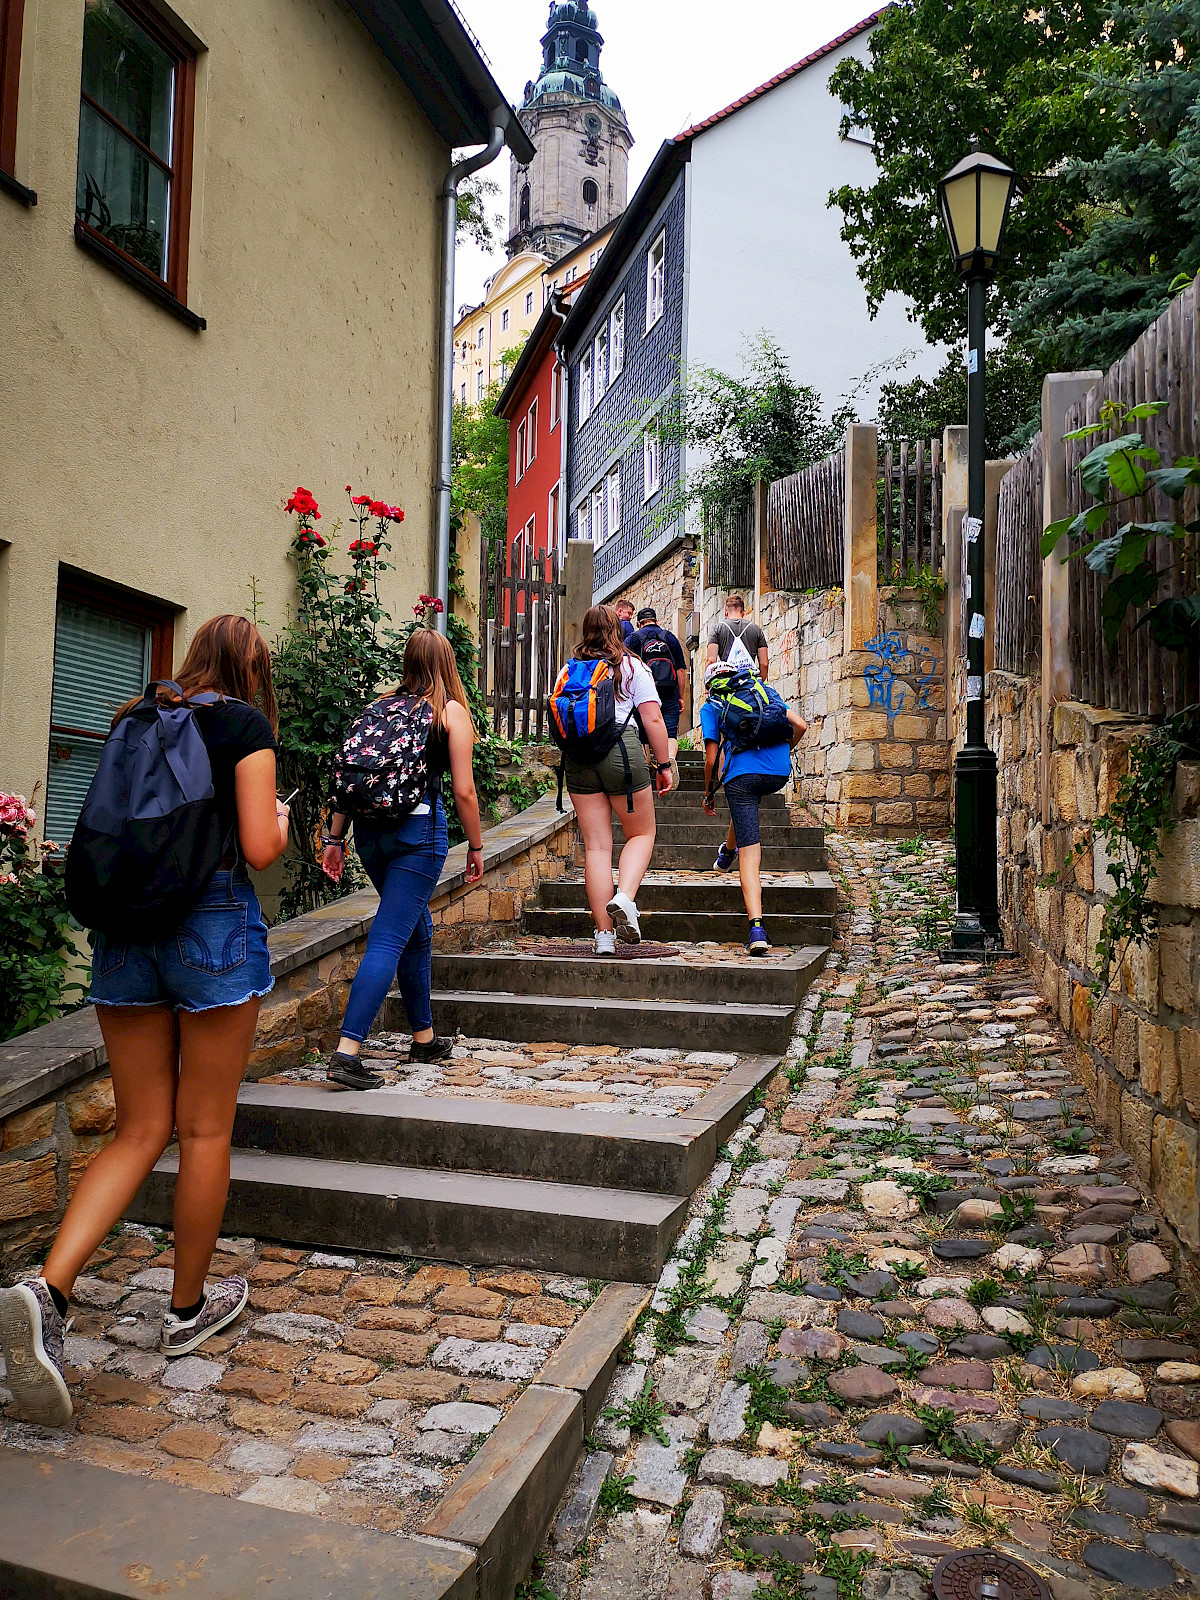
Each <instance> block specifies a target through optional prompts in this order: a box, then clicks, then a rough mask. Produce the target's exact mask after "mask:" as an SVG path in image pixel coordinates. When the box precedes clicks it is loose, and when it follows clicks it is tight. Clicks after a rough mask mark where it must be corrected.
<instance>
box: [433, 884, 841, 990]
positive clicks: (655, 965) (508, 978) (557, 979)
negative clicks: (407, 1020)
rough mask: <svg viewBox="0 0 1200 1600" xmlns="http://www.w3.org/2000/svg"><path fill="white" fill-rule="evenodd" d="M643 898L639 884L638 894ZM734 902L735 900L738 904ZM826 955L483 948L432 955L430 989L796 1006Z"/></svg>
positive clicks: (813, 951) (817, 950) (808, 950)
mask: <svg viewBox="0 0 1200 1600" xmlns="http://www.w3.org/2000/svg"><path fill="white" fill-rule="evenodd" d="M642 892H643V894H644V893H645V886H643V890H642ZM739 903H740V902H739ZM828 954H829V951H828V948H827V947H826V946H825V945H807V946H804V947H803V948H801V949H799V950H796V951H794V952H792V953H791V954H789V955H788V956H787V958H786V959H785V960H783V961H759V960H754V959H751V958H750V957H748V956H747V957H745V958H743V959H742V960H741V961H740V962H729V961H722V962H721V963H720V964H719V965H717V964H706V963H703V962H696V961H689V962H687V963H683V962H676V961H659V960H641V961H639V960H637V959H636V958H632V959H628V960H621V961H609V960H605V959H604V958H603V957H593V956H590V955H589V956H582V955H580V956H572V955H562V956H530V955H525V954H522V953H520V952H511V953H510V952H507V951H505V952H502V953H499V954H492V953H491V952H489V951H486V950H480V951H467V952H465V953H463V954H462V955H438V954H436V953H435V954H434V957H433V983H434V987H435V988H437V989H439V990H443V991H447V992H453V991H458V990H464V989H465V990H474V991H485V992H489V993H495V992H497V991H499V992H503V993H505V994H526V993H529V992H533V993H536V994H542V995H556V996H560V997H562V996H567V997H570V998H573V999H580V998H592V997H594V998H598V999H604V998H608V999H610V1000H642V1001H645V1000H653V1001H654V1002H655V1003H658V1002H661V1001H664V1000H700V1001H710V1000H714V999H717V998H718V997H719V998H721V999H725V1000H729V1001H736V1002H737V1004H738V1005H742V1006H746V1007H755V1006H760V1005H791V1006H795V1005H799V1004H800V1002H801V1000H802V999H803V998H804V995H805V993H806V992H807V990H808V986H809V984H810V983H811V982H812V981H813V979H814V978H815V977H816V975H817V974H818V973H819V972H820V970H821V968H822V967H823V966H824V965H825V960H826V957H827V956H828Z"/></svg>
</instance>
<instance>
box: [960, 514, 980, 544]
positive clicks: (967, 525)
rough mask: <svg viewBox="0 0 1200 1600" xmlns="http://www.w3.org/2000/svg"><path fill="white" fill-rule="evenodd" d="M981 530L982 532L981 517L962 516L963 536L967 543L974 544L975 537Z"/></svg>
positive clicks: (976, 537)
mask: <svg viewBox="0 0 1200 1600" xmlns="http://www.w3.org/2000/svg"><path fill="white" fill-rule="evenodd" d="M982 532H983V518H982V517H964V518H963V536H964V537H965V539H966V541H967V543H968V544H974V543H975V541H976V539H978V537H979V535H980V534H981V533H982Z"/></svg>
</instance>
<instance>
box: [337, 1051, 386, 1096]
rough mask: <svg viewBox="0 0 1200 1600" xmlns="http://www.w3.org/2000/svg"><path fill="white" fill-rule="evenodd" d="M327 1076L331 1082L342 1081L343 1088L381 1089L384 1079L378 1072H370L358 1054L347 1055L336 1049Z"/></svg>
mask: <svg viewBox="0 0 1200 1600" xmlns="http://www.w3.org/2000/svg"><path fill="white" fill-rule="evenodd" d="M325 1076H326V1077H327V1078H328V1079H329V1081H330V1083H340V1084H341V1086H342V1088H343V1089H379V1088H382V1086H383V1079H382V1078H381V1077H380V1075H379V1073H377V1072H368V1070H367V1068H366V1067H364V1066H363V1064H362V1062H361V1061H360V1060H359V1059H358V1057H357V1056H345V1055H343V1054H342V1052H341V1051H340V1050H335V1051H334V1052H333V1054H332V1055H331V1056H330V1058H329V1070H328V1071H327V1072H326V1074H325Z"/></svg>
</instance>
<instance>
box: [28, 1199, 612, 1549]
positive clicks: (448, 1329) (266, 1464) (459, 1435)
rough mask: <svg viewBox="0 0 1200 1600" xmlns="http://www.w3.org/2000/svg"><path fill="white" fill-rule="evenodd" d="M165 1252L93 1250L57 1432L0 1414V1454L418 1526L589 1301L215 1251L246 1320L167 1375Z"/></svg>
mask: <svg viewBox="0 0 1200 1600" xmlns="http://www.w3.org/2000/svg"><path fill="white" fill-rule="evenodd" d="M169 1241H170V1235H169V1234H163V1233H160V1232H159V1231H158V1230H156V1229H152V1228H145V1227H141V1226H139V1225H136V1224H125V1226H124V1227H123V1228H122V1229H120V1230H119V1231H117V1232H115V1233H114V1234H113V1235H112V1236H111V1237H110V1238H109V1241H108V1243H107V1245H106V1246H105V1247H104V1248H103V1249H102V1250H99V1251H97V1253H96V1255H95V1257H93V1259H92V1261H91V1262H90V1263H89V1270H88V1272H87V1273H86V1274H85V1276H83V1277H81V1278H80V1279H79V1280H78V1282H77V1283H76V1286H75V1293H74V1296H73V1304H72V1315H73V1316H74V1319H75V1321H74V1326H73V1328H72V1330H71V1332H70V1333H69V1334H68V1335H67V1341H66V1356H67V1363H68V1368H67V1380H68V1382H69V1384H70V1386H71V1392H72V1398H73V1400H74V1403H75V1418H74V1420H73V1421H72V1423H71V1425H70V1426H69V1427H67V1428H64V1429H47V1428H37V1427H31V1426H29V1425H27V1424H25V1423H21V1422H17V1421H14V1420H11V1419H9V1420H5V1418H4V1416H3V1414H2V1413H0V1444H4V1445H9V1446H17V1447H20V1448H25V1449H30V1450H39V1451H49V1452H51V1453H53V1454H57V1455H63V1456H65V1457H68V1458H70V1459H73V1460H78V1461H88V1462H92V1463H94V1464H96V1465H98V1466H103V1467H110V1468H114V1469H115V1470H116V1471H118V1472H130V1473H136V1474H140V1475H142V1476H146V1477H152V1478H156V1479H160V1480H162V1481H164V1482H167V1483H174V1484H180V1485H183V1486H184V1487H187V1488H191V1489H202V1490H206V1491H208V1492H209V1493H212V1494H222V1495H236V1496H237V1497H238V1498H240V1499H243V1500H249V1501H252V1502H254V1503H255V1504H257V1505H265V1506H274V1507H276V1508H278V1509H280V1510H284V1511H303V1512H309V1513H312V1514H315V1515H317V1516H323V1517H329V1518H332V1519H333V1520H335V1521H339V1522H350V1523H357V1524H361V1525H366V1526H370V1527H374V1528H379V1529H382V1530H384V1531H403V1532H409V1531H411V1530H412V1529H413V1528H415V1527H416V1526H417V1525H418V1524H420V1523H421V1522H423V1521H424V1520H425V1519H426V1518H427V1517H428V1515H429V1513H430V1511H431V1509H432V1507H433V1505H434V1504H435V1503H436V1502H437V1501H438V1500H439V1499H441V1497H442V1495H443V1494H444V1493H445V1491H446V1490H447V1489H448V1488H449V1486H450V1485H451V1484H452V1483H453V1481H454V1479H455V1478H456V1477H457V1475H458V1473H459V1472H460V1471H461V1469H462V1464H463V1463H464V1462H465V1461H467V1460H469V1459H470V1457H471V1456H472V1455H473V1454H474V1452H475V1450H476V1449H477V1448H478V1446H479V1445H480V1443H482V1440H483V1438H485V1437H486V1436H487V1435H488V1434H489V1433H491V1431H492V1429H493V1428H494V1427H495V1426H496V1425H497V1423H498V1422H499V1421H500V1419H501V1417H502V1416H503V1415H504V1413H505V1411H506V1410H507V1409H508V1407H509V1405H510V1404H511V1403H512V1401H513V1400H515V1399H516V1397H517V1395H518V1394H520V1392H521V1391H522V1389H524V1388H525V1386H526V1384H527V1383H528V1382H529V1381H530V1380H531V1379H533V1378H535V1377H536V1376H537V1373H538V1371H539V1370H540V1368H541V1366H542V1363H543V1362H544V1360H545V1359H546V1356H547V1355H548V1354H549V1353H550V1351H551V1349H552V1348H553V1347H554V1345H555V1344H557V1343H558V1341H559V1339H561V1338H562V1336H563V1333H564V1331H565V1330H566V1329H567V1328H568V1327H570V1326H571V1325H572V1323H574V1322H575V1320H576V1318H577V1317H578V1316H579V1315H580V1313H581V1311H582V1310H583V1309H584V1308H585V1307H586V1306H587V1305H588V1304H590V1302H591V1301H592V1299H593V1298H594V1292H595V1291H596V1290H597V1289H598V1288H599V1285H596V1284H591V1285H589V1284H587V1283H585V1282H583V1281H582V1280H580V1279H574V1278H556V1277H548V1276H546V1275H545V1274H539V1273H536V1272H527V1271H523V1270H522V1271H515V1270H506V1269H505V1268H503V1267H499V1268H490V1269H489V1268H477V1269H473V1270H471V1271H468V1270H467V1269H466V1268H464V1267H450V1266H438V1265H433V1264H425V1265H423V1266H416V1265H415V1264H413V1263H408V1264H406V1263H404V1262H401V1261H397V1260H394V1259H389V1260H369V1259H365V1258H363V1257H352V1256H343V1255H329V1254H323V1253H321V1252H319V1251H303V1250H290V1249H285V1248H283V1247H282V1246H278V1245H270V1244H267V1245H262V1244H258V1243H256V1242H255V1241H254V1240H252V1239H222V1240H220V1241H219V1242H218V1254H217V1256H216V1257H215V1258H214V1260H213V1267H212V1275H213V1276H214V1277H215V1276H219V1275H222V1274H226V1273H230V1272H237V1273H240V1274H242V1275H243V1276H245V1277H248V1278H249V1280H250V1284H251V1294H250V1303H249V1306H248V1307H247V1309H246V1312H245V1313H244V1314H243V1315H242V1316H241V1317H240V1318H239V1319H238V1321H237V1322H236V1323H234V1324H233V1325H232V1326H231V1327H230V1328H229V1329H227V1330H226V1331H225V1332H224V1333H221V1334H217V1335H216V1336H214V1337H213V1338H211V1339H209V1340H207V1341H206V1343H205V1344H203V1345H202V1346H201V1347H200V1349H199V1350H198V1351H197V1352H196V1353H195V1354H194V1355H190V1356H181V1357H178V1358H177V1359H175V1360H173V1361H171V1362H170V1363H168V1362H167V1360H166V1358H165V1357H164V1356H161V1355H159V1354H158V1351H157V1349H156V1345H157V1342H158V1335H159V1330H160V1323H161V1319H162V1314H163V1312H164V1310H165V1309H166V1306H167V1302H168V1297H169V1293H170V1287H171V1271H170V1267H171V1263H172V1260H173V1256H172V1252H171V1249H170V1242H169ZM3 1370H4V1369H3V1362H2V1361H0V1402H4V1401H6V1400H7V1399H8V1395H7V1393H6V1391H5V1390H4V1389H3V1387H2V1385H3Z"/></svg>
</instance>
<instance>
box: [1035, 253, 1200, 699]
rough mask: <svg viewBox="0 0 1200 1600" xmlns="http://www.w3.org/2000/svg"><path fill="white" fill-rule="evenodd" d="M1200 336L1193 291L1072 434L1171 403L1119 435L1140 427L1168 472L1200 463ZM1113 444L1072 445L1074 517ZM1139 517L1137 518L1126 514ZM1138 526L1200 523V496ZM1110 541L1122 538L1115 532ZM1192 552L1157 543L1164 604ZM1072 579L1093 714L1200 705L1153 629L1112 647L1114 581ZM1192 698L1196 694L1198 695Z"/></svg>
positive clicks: (1115, 374) (1152, 499) (1110, 375)
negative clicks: (1086, 482) (1106, 416)
mask: <svg viewBox="0 0 1200 1600" xmlns="http://www.w3.org/2000/svg"><path fill="white" fill-rule="evenodd" d="M1198 331H1200V328H1198V308H1197V289H1196V285H1195V284H1194V283H1193V284H1191V285H1190V286H1189V287H1188V288H1187V289H1185V290H1184V292H1183V293H1182V294H1181V295H1180V296H1179V297H1178V298H1177V299H1175V300H1173V301H1172V303H1171V304H1170V306H1168V307H1167V309H1166V311H1164V312H1163V314H1162V316H1161V317H1159V319H1158V321H1157V322H1155V323H1154V324H1153V325H1152V326H1151V327H1149V328H1147V329H1146V331H1145V333H1143V334H1142V336H1141V338H1140V339H1139V340H1138V341H1137V343H1136V344H1134V345H1132V346H1131V347H1130V349H1129V350H1127V351H1126V352H1125V354H1124V355H1123V356H1122V357H1121V359H1120V361H1118V362H1117V363H1116V364H1115V365H1114V366H1112V367H1110V368H1109V370H1108V372H1107V373H1106V374H1105V375H1104V377H1103V378H1102V379H1101V381H1100V382H1099V383H1098V384H1096V385H1095V386H1094V387H1093V388H1092V389H1091V390H1089V392H1088V394H1087V396H1086V398H1085V399H1084V400H1083V401H1081V402H1080V403H1079V404H1078V405H1077V406H1075V407H1073V408H1072V410H1071V411H1069V412H1068V413H1067V429H1068V430H1070V429H1073V428H1077V427H1081V426H1082V425H1083V424H1084V423H1087V422H1095V421H1098V420H1099V414H1100V407H1101V405H1102V404H1103V402H1104V401H1105V400H1119V401H1122V402H1124V403H1125V404H1126V405H1130V406H1133V405H1140V404H1141V403H1142V402H1143V401H1147V400H1166V401H1167V402H1168V408H1167V410H1165V411H1163V412H1160V413H1159V415H1158V416H1156V417H1153V418H1151V419H1149V420H1148V421H1146V422H1140V423H1134V424H1130V425H1129V428H1121V427H1120V426H1119V425H1118V429H1117V431H1118V432H1125V431H1129V429H1130V428H1133V427H1136V428H1137V429H1138V430H1139V431H1140V432H1141V434H1142V436H1143V438H1145V439H1146V440H1147V442H1148V443H1150V444H1153V445H1154V446H1155V448H1156V449H1158V450H1159V452H1160V453H1161V456H1162V460H1163V463H1164V465H1168V464H1170V463H1171V462H1172V461H1174V460H1175V458H1176V457H1177V456H1180V455H1195V454H1196V453H1197V449H1198V447H1200V426H1198V425H1197V420H1196V405H1197V402H1198V401H1200V352H1198V351H1197V348H1196V337H1197V333H1198ZM1102 437H1104V436H1103V435H1096V436H1094V437H1093V438H1091V439H1082V440H1068V441H1067V497H1068V506H1069V509H1070V511H1071V513H1072V515H1074V514H1077V513H1078V512H1080V511H1082V510H1083V509H1084V508H1085V507H1087V506H1089V505H1092V504H1093V503H1094V502H1093V500H1092V497H1091V496H1090V495H1088V494H1087V493H1086V492H1085V490H1084V488H1083V485H1082V483H1081V482H1080V479H1079V474H1078V472H1077V470H1076V468H1077V467H1078V465H1079V462H1080V461H1081V460H1082V459H1083V457H1084V456H1085V455H1086V454H1087V453H1088V451H1089V450H1091V449H1092V448H1093V447H1094V446H1095V445H1096V444H1097V443H1099V441H1100V439H1101V438H1102ZM1129 509H1130V508H1127V512H1126V514H1127V515H1128V511H1129ZM1131 509H1132V511H1133V514H1134V519H1135V520H1137V521H1146V522H1150V521H1159V520H1162V521H1174V520H1175V519H1176V518H1177V517H1178V518H1179V520H1181V521H1188V520H1190V519H1191V518H1193V517H1195V515H1196V495H1195V494H1194V493H1189V495H1188V496H1187V499H1186V500H1185V501H1184V503H1183V504H1182V505H1178V504H1177V503H1176V502H1174V501H1171V500H1168V499H1167V498H1166V497H1165V496H1164V495H1161V494H1158V493H1151V494H1148V495H1145V496H1143V497H1142V499H1141V500H1140V501H1138V502H1137V503H1136V505H1135V506H1134V507H1133V508H1131ZM1106 531H1110V532H1111V531H1113V530H1112V529H1111V528H1109V529H1106ZM1190 544H1191V548H1190V550H1187V551H1184V550H1181V549H1180V547H1179V545H1178V544H1176V543H1175V541H1174V540H1172V539H1168V538H1159V539H1155V540H1154V541H1153V542H1152V544H1151V547H1150V549H1149V550H1148V551H1147V554H1148V556H1149V557H1150V558H1151V559H1152V560H1153V562H1154V564H1155V566H1156V567H1157V568H1158V570H1159V571H1160V572H1161V573H1163V574H1164V576H1163V578H1162V580H1161V581H1160V584H1159V589H1158V593H1157V595H1156V597H1155V598H1156V599H1165V598H1166V597H1167V596H1168V595H1171V594H1179V593H1180V592H1181V576H1182V567H1183V563H1184V561H1185V560H1189V559H1190V560H1194V559H1195V536H1194V535H1193V536H1192V540H1191V541H1190ZM1068 570H1069V572H1070V629H1069V637H1070V644H1071V667H1072V674H1073V678H1074V693H1075V695H1076V696H1077V698H1079V699H1081V700H1086V701H1088V702H1089V703H1090V704H1091V705H1097V706H1106V707H1108V708H1109V709H1110V710H1112V711H1127V712H1131V713H1134V714H1135V715H1141V716H1157V715H1164V714H1165V715H1170V714H1171V713H1172V712H1174V711H1178V710H1179V709H1180V708H1181V707H1183V706H1184V705H1186V704H1188V702H1189V700H1190V699H1192V698H1194V696H1195V689H1196V685H1195V675H1196V663H1195V661H1191V662H1189V661H1187V660H1185V658H1184V657H1183V656H1182V655H1181V654H1179V653H1177V652H1174V651H1170V650H1162V649H1160V648H1159V647H1158V646H1157V645H1156V644H1155V643H1154V642H1153V640H1152V639H1151V638H1150V636H1149V634H1148V633H1147V631H1146V629H1145V628H1137V627H1136V626H1135V624H1136V621H1137V619H1138V617H1140V616H1141V615H1144V612H1139V613H1138V614H1137V616H1135V617H1134V619H1133V621H1130V620H1129V619H1128V618H1127V620H1126V621H1125V623H1124V624H1123V625H1122V628H1121V632H1120V634H1119V635H1118V638H1117V643H1116V648H1115V650H1113V651H1110V650H1109V649H1108V647H1107V646H1106V644H1105V642H1104V627H1103V621H1102V617H1101V611H1100V603H1101V599H1102V596H1103V593H1104V586H1105V580H1103V579H1102V578H1101V577H1100V576H1099V575H1098V574H1096V573H1094V572H1091V571H1089V570H1088V568H1087V567H1086V566H1085V565H1084V563H1083V562H1082V561H1081V560H1078V559H1076V560H1073V561H1072V562H1071V564H1070V567H1069V569H1068ZM1189 691H1190V692H1189Z"/></svg>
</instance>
